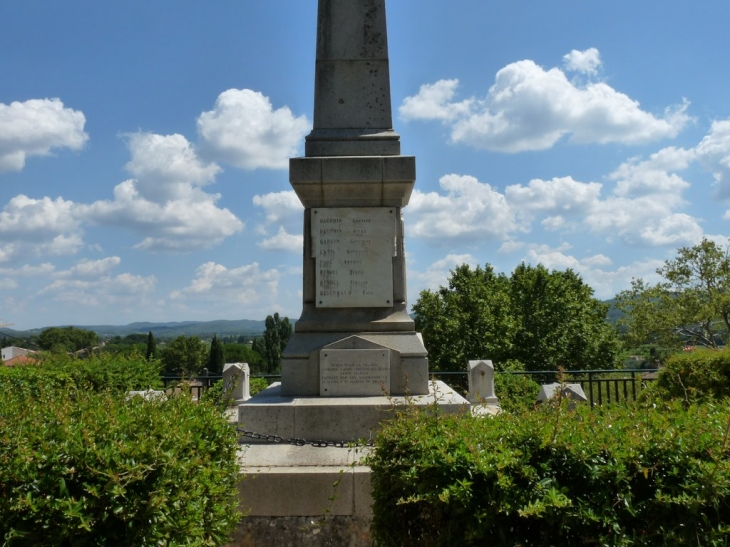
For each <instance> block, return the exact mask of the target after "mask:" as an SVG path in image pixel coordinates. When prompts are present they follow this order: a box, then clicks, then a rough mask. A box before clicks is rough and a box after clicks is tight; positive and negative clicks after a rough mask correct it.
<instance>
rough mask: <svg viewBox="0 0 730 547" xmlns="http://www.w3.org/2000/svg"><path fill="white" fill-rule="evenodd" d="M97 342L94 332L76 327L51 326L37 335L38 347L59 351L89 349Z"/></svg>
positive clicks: (97, 338)
mask: <svg viewBox="0 0 730 547" xmlns="http://www.w3.org/2000/svg"><path fill="white" fill-rule="evenodd" d="M98 343H99V337H98V336H97V334H96V333H95V332H92V331H90V330H85V329H79V328H76V327H51V328H48V329H45V330H44V331H43V332H41V334H40V336H39V337H38V347H40V348H41V349H45V350H49V351H54V352H59V353H60V352H68V351H80V350H82V349H90V348H93V347H94V346H96V345H97V344H98Z"/></svg>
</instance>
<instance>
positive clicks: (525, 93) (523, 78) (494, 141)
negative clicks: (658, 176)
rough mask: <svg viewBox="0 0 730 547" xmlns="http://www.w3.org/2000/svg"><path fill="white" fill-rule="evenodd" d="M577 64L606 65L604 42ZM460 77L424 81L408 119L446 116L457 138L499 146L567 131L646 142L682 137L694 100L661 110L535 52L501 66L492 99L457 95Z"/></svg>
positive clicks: (409, 102)
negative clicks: (571, 73)
mask: <svg viewBox="0 0 730 547" xmlns="http://www.w3.org/2000/svg"><path fill="white" fill-rule="evenodd" d="M568 57H569V59H570V61H569V62H570V63H572V64H571V67H574V68H573V69H577V67H582V70H583V71H584V72H590V71H589V70H588V69H589V68H590V67H593V68H594V69H595V67H596V66H598V65H597V64H596V63H597V62H599V60H600V57H599V53H598V50H587V51H586V52H583V53H581V52H577V54H574V53H571V54H569V55H568ZM457 84H458V81H457V80H441V81H439V82H436V83H435V84H430V85H426V86H422V87H421V90H420V91H419V93H418V94H417V95H415V96H414V97H408V98H407V99H406V100H405V101H404V103H403V107H402V113H405V116H404V117H406V118H408V119H440V120H442V121H444V123H448V124H450V125H451V140H452V141H453V142H455V143H464V144H468V145H471V146H473V147H475V148H482V149H486V150H494V151H499V152H522V151H526V150H544V149H547V148H550V147H552V146H553V145H555V143H556V142H558V141H559V140H560V139H561V138H563V137H567V138H568V140H569V142H571V143H575V144H589V143H596V144H606V143H612V142H618V143H622V144H642V143H648V142H652V141H656V140H660V139H664V138H670V137H675V136H676V135H677V134H678V133H679V132H680V131H681V130H682V129H683V128H684V126H685V125H686V124H687V123H688V122H689V121H690V120H691V118H690V117H689V116H688V115H687V113H686V110H687V108H688V106H689V103H688V102H686V101H685V102H684V103H683V104H682V105H679V106H675V107H671V108H667V109H665V112H664V115H663V116H661V117H657V116H655V115H653V114H651V113H649V112H646V111H644V110H641V108H640V105H639V103H638V102H637V101H635V100H633V99H631V98H630V97H628V96H627V95H625V94H623V93H620V92H618V91H616V90H614V89H613V88H611V87H610V86H609V85H607V84H605V83H603V82H593V81H589V82H586V83H584V84H581V83H577V82H571V81H570V80H568V78H567V77H566V75H565V73H564V72H563V71H562V70H560V69H559V68H552V69H549V70H545V69H543V68H542V67H540V66H538V65H537V64H535V63H534V62H533V61H530V60H523V61H518V62H515V63H511V64H509V65H507V66H506V67H504V68H502V69H501V70H499V71H498V72H497V75H496V79H495V83H494V85H493V86H492V87H491V88H490V89H489V92H488V94H487V96H486V97H485V98H484V99H481V100H476V99H467V100H466V101H460V102H454V101H453V95H454V92H455V89H456V86H457Z"/></svg>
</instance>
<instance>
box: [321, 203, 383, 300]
mask: <svg viewBox="0 0 730 547" xmlns="http://www.w3.org/2000/svg"><path fill="white" fill-rule="evenodd" d="M395 229H396V209H395V208H394V207H331V208H321V209H312V233H311V236H312V256H313V257H314V258H315V259H316V283H317V293H316V304H317V307H318V308H357V307H370V308H373V307H392V306H393V256H395V252H396V245H395V233H396V231H395Z"/></svg>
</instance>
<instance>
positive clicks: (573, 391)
mask: <svg viewBox="0 0 730 547" xmlns="http://www.w3.org/2000/svg"><path fill="white" fill-rule="evenodd" d="M561 386H562V396H563V397H564V398H565V399H568V400H570V401H572V402H573V403H576V402H587V401H588V397H586V394H585V393H584V392H583V388H582V387H581V385H580V384H560V383H558V382H555V383H552V384H545V385H543V386H540V393H538V394H537V402H538V403H544V402H547V401H549V400H550V399H552V398H553V397H557V396H558V394H559V393H560V392H561Z"/></svg>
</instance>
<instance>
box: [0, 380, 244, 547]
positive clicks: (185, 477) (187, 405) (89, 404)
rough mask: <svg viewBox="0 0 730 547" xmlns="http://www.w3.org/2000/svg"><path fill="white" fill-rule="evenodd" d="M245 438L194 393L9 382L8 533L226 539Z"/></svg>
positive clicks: (0, 447) (1, 488) (206, 542)
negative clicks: (153, 397)
mask: <svg viewBox="0 0 730 547" xmlns="http://www.w3.org/2000/svg"><path fill="white" fill-rule="evenodd" d="M31 370H32V369H30V368H29V369H27V371H26V372H29V371H31ZM115 382H116V380H115V381H114V382H112V383H115ZM135 387H137V386H135ZM237 448H238V444H237V441H236V434H235V431H234V429H233V428H232V426H231V425H230V424H229V423H227V422H226V421H225V419H224V418H222V417H221V415H220V412H218V411H217V410H216V409H215V407H214V406H213V405H212V404H195V403H193V402H192V400H191V399H190V398H189V397H188V396H185V395H180V396H175V397H172V398H170V399H169V400H164V401H145V400H143V399H142V398H141V397H133V398H132V399H131V400H126V399H125V397H124V395H123V394H122V393H114V392H112V391H104V392H94V391H90V390H80V389H79V390H65V389H62V390H59V389H54V388H53V387H52V386H51V387H49V385H46V384H44V382H39V385H38V388H37V389H35V390H34V393H33V394H29V390H4V393H3V397H1V398H0V538H1V539H2V540H3V541H4V543H2V545H4V546H8V547H16V546H35V545H47V546H73V547H76V546H79V547H81V546H84V547H85V546H122V547H126V546H128V547H133V546H134V547H138V546H147V545H156V546H178V545H180V546H181V545H187V546H214V545H223V544H224V543H225V542H226V540H227V537H228V535H229V533H230V532H231V531H232V529H233V527H234V526H235V523H236V522H237V519H238V515H237V512H236V511H237V509H236V507H237V492H236V488H235V485H236V482H237V480H238V471H239V469H238V465H237V464H236V451H237Z"/></svg>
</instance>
